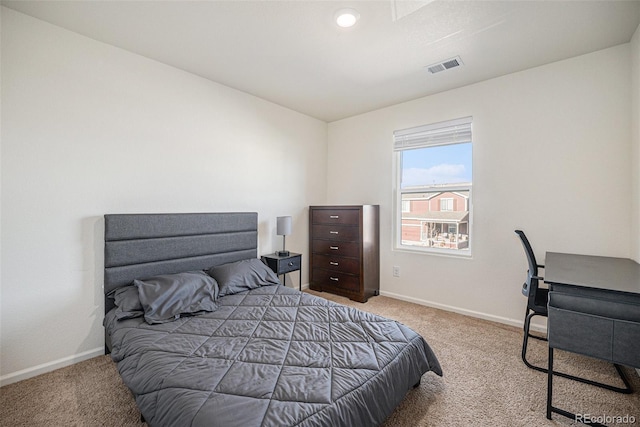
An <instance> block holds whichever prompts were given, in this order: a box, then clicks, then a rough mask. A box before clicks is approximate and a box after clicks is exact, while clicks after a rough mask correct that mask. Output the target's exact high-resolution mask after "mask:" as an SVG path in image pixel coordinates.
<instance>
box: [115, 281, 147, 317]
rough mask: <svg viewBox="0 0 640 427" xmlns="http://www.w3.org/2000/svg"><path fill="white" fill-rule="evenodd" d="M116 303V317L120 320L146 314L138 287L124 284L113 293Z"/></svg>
mask: <svg viewBox="0 0 640 427" xmlns="http://www.w3.org/2000/svg"><path fill="white" fill-rule="evenodd" d="M112 296H113V299H114V301H115V304H116V318H117V319H118V320H124V319H133V318H134V317H140V316H142V315H144V309H143V308H142V304H141V303H140V297H138V288H136V287H135V286H132V285H129V286H123V287H122V288H118V289H116V290H115V291H113V293H112Z"/></svg>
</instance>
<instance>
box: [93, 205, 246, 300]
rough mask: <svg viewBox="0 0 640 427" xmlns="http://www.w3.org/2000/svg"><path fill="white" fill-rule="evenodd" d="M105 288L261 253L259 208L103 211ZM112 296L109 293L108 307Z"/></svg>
mask: <svg viewBox="0 0 640 427" xmlns="http://www.w3.org/2000/svg"><path fill="white" fill-rule="evenodd" d="M104 221H105V229H104V267H105V268H104V292H105V296H106V294H108V293H109V292H111V291H112V290H114V289H116V288H118V287H120V286H124V285H127V284H129V283H131V282H132V281H133V280H134V279H142V278H146V277H151V276H155V275H158V274H172V273H180V272H184V271H190V270H202V269H206V268H208V267H212V266H214V265H220V264H224V263H228V262H234V261H239V260H242V259H248V258H257V256H258V214H257V213H255V212H239V213H237V212H236V213H184V214H114V215H105V216H104ZM112 308H113V301H112V300H111V299H110V298H106V297H105V313H107V312H108V311H109V310H111V309H112Z"/></svg>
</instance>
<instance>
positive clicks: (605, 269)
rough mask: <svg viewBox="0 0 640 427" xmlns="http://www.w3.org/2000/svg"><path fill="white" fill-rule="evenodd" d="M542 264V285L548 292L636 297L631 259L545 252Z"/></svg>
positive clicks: (639, 288)
mask: <svg viewBox="0 0 640 427" xmlns="http://www.w3.org/2000/svg"><path fill="white" fill-rule="evenodd" d="M544 261H545V270H544V272H545V275H544V276H545V277H544V281H545V282H546V283H548V284H549V287H550V288H554V287H561V286H573V287H584V288H595V289H602V290H605V291H612V295H615V293H616V292H628V293H635V294H640V264H638V263H637V262H635V261H633V260H631V259H628V258H612V257H603V256H590V255H576V254H563V253H558V252H547V254H546V256H545V260H544ZM564 289H566V288H564Z"/></svg>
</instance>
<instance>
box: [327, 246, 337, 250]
mask: <svg viewBox="0 0 640 427" xmlns="http://www.w3.org/2000/svg"><path fill="white" fill-rule="evenodd" d="M329 249H331V250H332V251H337V250H338V247H337V246H329Z"/></svg>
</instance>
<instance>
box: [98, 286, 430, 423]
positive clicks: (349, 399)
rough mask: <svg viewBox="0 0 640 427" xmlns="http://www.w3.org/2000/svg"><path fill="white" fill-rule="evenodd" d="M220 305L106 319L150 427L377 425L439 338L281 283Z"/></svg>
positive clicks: (426, 365)
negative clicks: (152, 320)
mask: <svg viewBox="0 0 640 427" xmlns="http://www.w3.org/2000/svg"><path fill="white" fill-rule="evenodd" d="M218 304H219V308H218V309H217V310H216V311H214V312H211V313H206V314H202V315H198V316H193V317H186V318H180V319H178V320H176V321H173V322H170V323H164V324H159V325H148V324H147V323H145V322H144V320H143V319H142V318H136V319H130V320H124V321H118V320H116V319H115V318H114V316H113V313H112V312H110V313H109V314H107V318H106V319H105V323H106V326H107V333H108V334H109V335H110V338H111V343H112V357H113V360H114V361H116V362H117V364H118V370H119V371H120V374H121V376H122V378H123V380H124V382H125V384H126V385H127V386H128V387H129V388H130V389H131V391H132V392H133V394H134V396H135V399H136V402H137V404H138V407H139V409H140V411H141V413H142V415H143V416H144V418H145V419H146V421H147V422H148V423H149V425H151V426H171V427H178V426H207V427H210V426H224V427H232V426H242V427H251V426H278V427H280V426H348V427H354V426H375V425H379V424H380V423H382V422H383V421H384V420H385V419H386V418H387V417H388V416H389V414H391V412H393V410H394V408H395V407H396V405H397V404H398V403H399V402H400V401H401V400H402V398H403V397H404V395H405V394H406V392H407V390H409V389H410V388H411V387H412V386H413V385H415V384H416V383H418V382H419V381H420V378H421V376H422V375H423V374H424V373H425V372H428V371H433V372H435V373H436V374H438V375H442V370H441V368H440V364H439V363H438V360H437V359H436V356H435V355H434V353H433V352H432V350H431V349H430V347H429V345H428V344H427V343H426V342H425V341H424V339H423V338H422V337H421V336H420V335H418V334H417V333H416V332H414V331H412V330H411V329H409V328H407V327H406V326H404V325H402V324H400V323H398V322H396V321H393V320H389V319H385V318H382V317H380V316H376V315H373V314H370V313H365V312H362V311H359V310H356V309H354V308H350V307H345V306H342V305H338V304H335V303H333V302H330V301H327V300H325V299H322V298H318V297H314V296H312V295H309V294H305V293H301V292H299V291H297V290H294V289H291V288H286V287H283V286H266V287H261V288H257V289H253V290H251V291H247V292H242V293H239V294H235V295H228V296H225V297H223V298H220V299H219V300H218Z"/></svg>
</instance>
